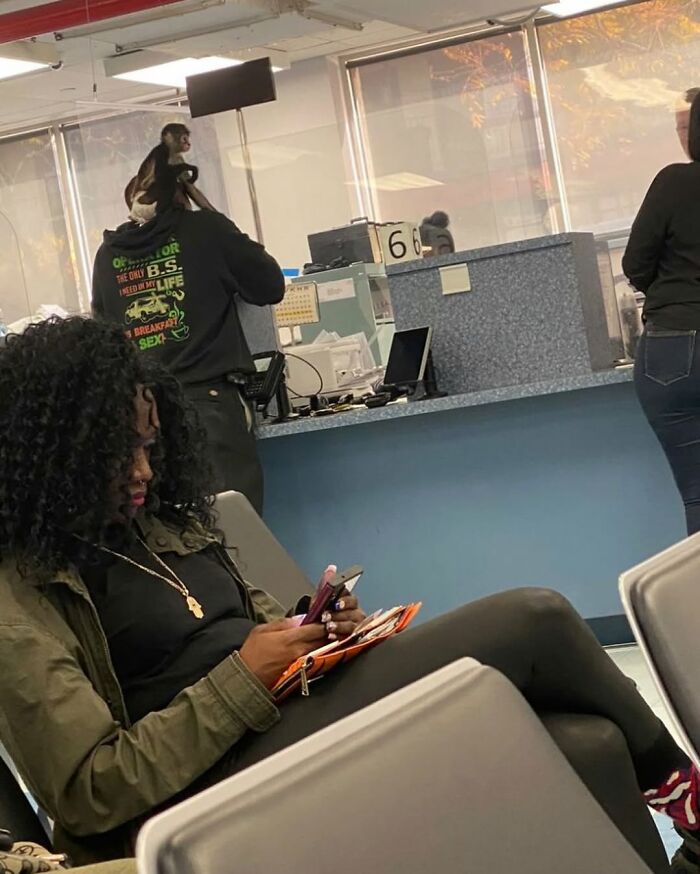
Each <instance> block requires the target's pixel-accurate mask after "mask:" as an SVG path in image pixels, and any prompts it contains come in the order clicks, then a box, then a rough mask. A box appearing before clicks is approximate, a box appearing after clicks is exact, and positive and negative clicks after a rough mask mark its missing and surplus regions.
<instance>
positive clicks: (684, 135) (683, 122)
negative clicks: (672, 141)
mask: <svg viewBox="0 0 700 874" xmlns="http://www.w3.org/2000/svg"><path fill="white" fill-rule="evenodd" d="M698 94H700V88H688V90H687V91H686V92H685V94H684V95H683V97H682V98H681V100H680V101H679V103H678V106H677V107H676V133H677V134H678V139H679V140H680V144H681V148H682V149H683V151H684V152H685V156H686V158H690V153H689V152H688V122H689V120H690V104H691V103H692V102H693V100H695V98H696V97H697V95H698Z"/></svg>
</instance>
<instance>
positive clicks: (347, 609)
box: [321, 594, 365, 640]
mask: <svg viewBox="0 0 700 874" xmlns="http://www.w3.org/2000/svg"><path fill="white" fill-rule="evenodd" d="M364 619H365V613H364V610H362V608H361V607H360V604H359V602H358V600H357V598H355V597H354V596H353V595H350V594H345V595H341V596H340V598H339V599H338V600H337V601H336V602H335V604H333V606H332V607H331V609H330V610H327V611H326V612H325V613H324V614H323V616H322V617H321V622H323V624H324V625H325V626H326V631H327V632H328V639H329V640H343V639H344V638H346V637H349V636H350V635H351V634H352V633H353V632H354V630H355V629H356V628H357V626H358V625H359V624H360V622H362V621H363V620H364Z"/></svg>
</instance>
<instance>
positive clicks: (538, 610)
mask: <svg viewBox="0 0 700 874" xmlns="http://www.w3.org/2000/svg"><path fill="white" fill-rule="evenodd" d="M504 597H505V598H506V599H507V601H508V602H509V605H510V607H511V608H512V609H513V610H514V611H516V612H517V614H518V615H519V616H520V617H522V618H524V619H526V620H527V624H528V625H530V626H531V625H532V624H536V625H553V626H556V625H558V624H560V623H562V622H564V621H566V620H567V619H571V618H572V617H575V616H576V615H577V614H576V611H575V610H574V608H573V607H572V606H571V603H570V602H569V601H568V600H567V599H566V598H565V597H564V595H562V594H561V593H559V592H555V591H554V589H545V588H538V587H534V586H531V587H526V588H522V589H511V590H510V591H509V592H505V593H504Z"/></svg>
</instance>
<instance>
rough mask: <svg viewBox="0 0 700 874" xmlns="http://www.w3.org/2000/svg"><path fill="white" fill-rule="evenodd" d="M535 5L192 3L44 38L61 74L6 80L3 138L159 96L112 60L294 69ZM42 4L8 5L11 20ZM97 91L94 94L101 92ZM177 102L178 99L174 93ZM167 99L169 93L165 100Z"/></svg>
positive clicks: (0, 93)
mask: <svg viewBox="0 0 700 874" xmlns="http://www.w3.org/2000/svg"><path fill="white" fill-rule="evenodd" d="M524 2H525V0H431V2H427V0H184V2H179V3H176V4H173V5H169V6H163V7H160V8H157V9H155V10H150V11H148V12H145V13H142V14H137V15H131V16H128V17H125V18H120V19H116V20H113V21H111V22H99V23H94V24H91V25H88V26H87V27H83V28H78V29H77V30H73V31H71V30H67V31H65V32H64V33H62V34H60V35H59V38H57V36H56V34H36V35H35V36H37V37H38V38H39V40H40V41H41V42H46V43H50V44H51V45H53V46H54V47H55V48H56V49H57V51H58V53H59V55H60V57H61V60H62V62H63V66H62V68H61V69H60V70H50V71H42V72H40V73H36V74H32V75H29V76H24V77H21V78H17V79H12V80H5V81H0V105H1V106H2V113H1V115H0V130H3V131H8V130H14V129H19V128H21V127H27V126H31V125H40V124H43V123H45V122H46V121H48V120H52V119H55V120H60V119H62V118H66V117H68V116H71V115H74V114H75V112H76V101H87V100H92V99H95V94H96V99H97V100H99V101H101V102H122V101H125V102H128V101H132V100H139V99H143V98H145V97H152V96H156V95H154V93H153V92H154V89H153V86H143V85H138V84H135V83H132V82H125V81H122V80H118V79H111V78H108V77H106V76H105V75H104V71H103V68H102V60H103V59H104V58H106V57H110V56H112V55H114V54H115V53H116V52H117V50H118V49H117V47H121V48H123V49H126V50H130V49H134V48H146V47H147V48H150V49H155V50H158V51H163V52H167V53H169V54H172V55H173V56H176V57H187V56H191V55H195V56H197V55H207V54H223V55H230V56H232V57H259V56H263V55H265V54H272V55H273V57H278V58H280V59H284V61H285V65H287V64H294V63H296V62H298V61H301V60H305V59H307V58H311V57H318V56H327V55H337V54H347V53H349V52H352V51H355V50H358V49H364V48H366V47H369V46H373V45H380V44H385V43H388V42H392V41H396V40H401V39H405V38H407V37H410V36H412V35H415V34H419V33H425V32H428V31H435V30H438V29H447V28H453V27H456V26H459V25H462V24H468V23H473V22H474V21H476V20H483V19H484V18H486V17H487V16H492V15H503V14H507V13H508V12H516V11H519V10H522V9H523V8H524V7H523V4H524ZM38 5H40V4H37V3H31V2H28V0H0V24H1V23H2V15H3V14H4V13H7V12H12V11H15V10H17V9H22V8H28V7H36V6H38ZM93 86H94V87H93ZM171 93H174V92H171ZM160 94H163V92H160Z"/></svg>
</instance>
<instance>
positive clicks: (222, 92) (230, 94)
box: [187, 58, 277, 118]
mask: <svg viewBox="0 0 700 874" xmlns="http://www.w3.org/2000/svg"><path fill="white" fill-rule="evenodd" d="M187 99H188V100H189V104H190V115H191V116H192V118H199V117H200V116H203V115H213V114H214V113H215V112H228V111H229V110H231V109H243V107H244V106H257V104H258V103H269V102H270V101H272V100H276V99H277V92H276V90H275V77H274V75H273V73H272V66H271V64H270V59H269V58H260V59H259V60H255V61H248V62H247V63H246V64H238V66H235V67H224V69H222V70H211V71H210V72H209V73H198V74H197V75H195V76H188V77H187Z"/></svg>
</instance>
